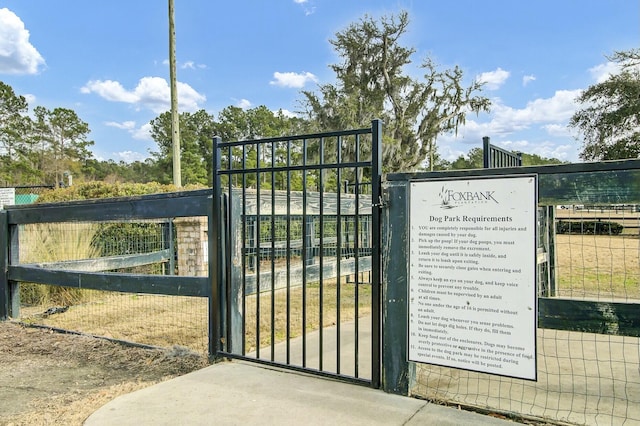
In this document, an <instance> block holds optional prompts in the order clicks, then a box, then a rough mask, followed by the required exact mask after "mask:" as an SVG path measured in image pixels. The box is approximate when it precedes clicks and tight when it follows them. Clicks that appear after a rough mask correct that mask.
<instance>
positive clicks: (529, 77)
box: [522, 75, 536, 86]
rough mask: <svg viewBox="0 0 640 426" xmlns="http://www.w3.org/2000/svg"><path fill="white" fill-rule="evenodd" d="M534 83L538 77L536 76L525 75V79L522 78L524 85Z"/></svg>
mask: <svg viewBox="0 0 640 426" xmlns="http://www.w3.org/2000/svg"><path fill="white" fill-rule="evenodd" d="M532 81H536V76H535V75H525V76H524V77H522V85H523V86H526V85H527V84H529V83H531V82H532Z"/></svg>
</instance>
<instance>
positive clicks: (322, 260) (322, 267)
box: [318, 138, 324, 370]
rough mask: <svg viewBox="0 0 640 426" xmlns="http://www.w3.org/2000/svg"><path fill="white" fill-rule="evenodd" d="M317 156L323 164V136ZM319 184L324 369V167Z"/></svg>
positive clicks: (321, 361)
mask: <svg viewBox="0 0 640 426" xmlns="http://www.w3.org/2000/svg"><path fill="white" fill-rule="evenodd" d="M319 156H320V164H321V165H323V164H324V138H320V147H319ZM319 175H320V176H319V185H318V192H319V195H318V198H319V201H320V206H319V211H318V214H319V215H320V218H319V223H318V226H320V233H319V237H320V238H319V244H318V247H319V252H318V256H319V259H318V263H319V267H320V270H319V274H318V277H319V278H318V279H319V281H320V283H319V287H320V288H319V292H320V294H319V305H320V307H319V318H318V322H319V325H318V329H319V330H320V333H319V336H318V339H319V340H318V342H319V343H318V344H319V346H320V348H319V352H320V353H319V359H318V369H319V370H323V369H324V169H322V168H321V169H320V173H319Z"/></svg>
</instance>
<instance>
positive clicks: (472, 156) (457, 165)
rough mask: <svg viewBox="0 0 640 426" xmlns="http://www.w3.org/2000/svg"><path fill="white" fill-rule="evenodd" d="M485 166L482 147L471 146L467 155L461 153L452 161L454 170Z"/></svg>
mask: <svg viewBox="0 0 640 426" xmlns="http://www.w3.org/2000/svg"><path fill="white" fill-rule="evenodd" d="M483 167H484V159H483V153H482V148H471V150H470V151H469V152H468V153H467V155H466V156H464V155H461V156H459V157H458V158H457V159H456V160H455V161H453V162H452V163H451V168H452V169H454V170H461V169H481V168H483Z"/></svg>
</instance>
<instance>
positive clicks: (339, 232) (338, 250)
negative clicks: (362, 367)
mask: <svg viewBox="0 0 640 426" xmlns="http://www.w3.org/2000/svg"><path fill="white" fill-rule="evenodd" d="M336 149H337V152H336V159H337V161H336V163H337V165H338V167H337V171H338V188H337V190H336V206H337V207H336V228H337V229H336V230H337V235H336V266H337V272H336V276H337V280H336V282H337V285H336V372H337V374H340V356H341V354H340V332H341V327H340V324H341V323H342V319H341V318H340V316H341V315H340V314H341V312H340V311H341V309H340V300H341V299H340V294H341V291H340V288H341V287H342V271H341V268H340V261H341V258H342V208H341V206H342V198H341V196H340V191H341V188H340V184H339V183H340V182H342V138H341V137H340V136H338V138H337V140H336Z"/></svg>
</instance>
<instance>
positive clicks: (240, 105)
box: [236, 99, 252, 109]
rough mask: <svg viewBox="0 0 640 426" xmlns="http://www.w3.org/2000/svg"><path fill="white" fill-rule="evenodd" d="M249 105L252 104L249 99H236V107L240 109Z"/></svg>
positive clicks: (249, 106)
mask: <svg viewBox="0 0 640 426" xmlns="http://www.w3.org/2000/svg"><path fill="white" fill-rule="evenodd" d="M251 105H252V104H251V101H248V100H246V99H240V100H239V101H238V103H237V104H236V106H237V107H238V108H242V109H248V108H251Z"/></svg>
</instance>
